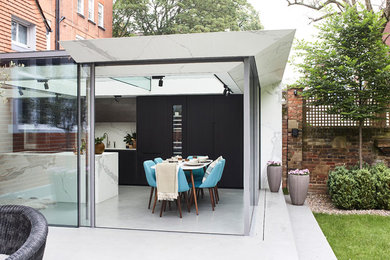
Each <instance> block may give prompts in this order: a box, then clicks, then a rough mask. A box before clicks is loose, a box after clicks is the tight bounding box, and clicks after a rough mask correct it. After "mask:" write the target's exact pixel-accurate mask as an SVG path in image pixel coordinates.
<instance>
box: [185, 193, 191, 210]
mask: <svg viewBox="0 0 390 260" xmlns="http://www.w3.org/2000/svg"><path fill="white" fill-rule="evenodd" d="M183 194H184V199H185V201H186V204H187V209H188V212H190V204H189V202H188V199H187V193H186V192H183Z"/></svg>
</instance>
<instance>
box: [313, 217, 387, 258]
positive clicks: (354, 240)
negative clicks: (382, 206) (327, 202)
mask: <svg viewBox="0 0 390 260" xmlns="http://www.w3.org/2000/svg"><path fill="white" fill-rule="evenodd" d="M314 216H315V218H316V219H317V222H318V224H319V225H320V227H321V229H322V232H324V234H325V236H326V238H327V239H328V242H329V244H330V246H331V247H332V249H333V251H334V253H335V254H336V256H337V258H338V259H340V260H342V259H354V260H355V259H390V217H382V216H374V215H328V214H319V213H315V214H314Z"/></svg>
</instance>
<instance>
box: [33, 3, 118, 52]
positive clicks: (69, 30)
mask: <svg viewBox="0 0 390 260" xmlns="http://www.w3.org/2000/svg"><path fill="white" fill-rule="evenodd" d="M40 3H41V6H42V9H43V12H44V14H45V17H46V19H47V20H48V21H50V24H51V28H52V30H53V33H51V35H50V38H51V46H52V49H54V47H55V42H54V41H55V33H54V30H55V29H56V28H55V0H47V1H41V2H40ZM60 3H61V7H60V17H62V16H64V17H65V19H64V20H63V21H62V22H61V23H60V41H67V40H75V39H76V35H78V36H81V37H83V38H84V39H95V38H111V37H112V5H113V0H94V19H93V20H94V22H91V21H89V19H88V0H84V12H83V14H81V15H80V14H78V13H77V0H68V1H61V2H60ZM98 3H101V4H102V5H103V6H104V28H100V27H98V24H97V23H98Z"/></svg>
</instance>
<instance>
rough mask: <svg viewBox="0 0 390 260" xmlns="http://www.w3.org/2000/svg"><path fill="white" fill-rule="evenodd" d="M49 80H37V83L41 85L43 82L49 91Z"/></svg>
mask: <svg viewBox="0 0 390 260" xmlns="http://www.w3.org/2000/svg"><path fill="white" fill-rule="evenodd" d="M48 81H49V80H48V79H37V82H39V83H42V82H43V87H44V88H45V89H46V90H48V89H49V83H48Z"/></svg>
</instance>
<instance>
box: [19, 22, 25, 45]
mask: <svg viewBox="0 0 390 260" xmlns="http://www.w3.org/2000/svg"><path fill="white" fill-rule="evenodd" d="M18 26H19V31H18V38H19V39H18V42H20V43H23V44H26V45H27V27H26V26H24V25H21V24H18Z"/></svg>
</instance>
